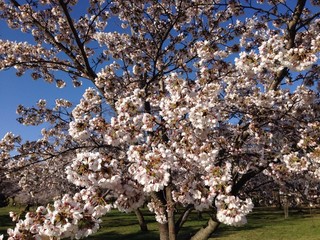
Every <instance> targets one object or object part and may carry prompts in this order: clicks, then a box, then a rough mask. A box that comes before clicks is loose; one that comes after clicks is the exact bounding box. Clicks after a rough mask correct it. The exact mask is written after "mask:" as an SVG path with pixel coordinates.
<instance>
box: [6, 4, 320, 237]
mask: <svg viewBox="0 0 320 240" xmlns="http://www.w3.org/2000/svg"><path fill="white" fill-rule="evenodd" d="M319 16H320V12H319V1H315V0H313V1H306V0H296V1H283V0H268V1H264V0H257V1H253V0H246V1H240V0H239V1H238V0H230V1H229V0H228V1H227V0H220V1H219V0H212V1H207V0H188V1H184V0H161V1H153V0H144V1H142V0H133V1H127V0H106V1H105V0H89V1H81V2H80V1H77V0H37V1H36V0H25V1H22V0H21V1H18V0H8V1H6V0H0V18H1V19H2V20H4V21H6V22H7V24H8V26H9V27H10V28H13V29H17V30H21V31H22V32H23V34H27V35H29V36H32V37H33V40H32V41H31V40H30V41H29V42H17V41H8V40H0V60H1V61H0V69H8V68H15V69H16V73H17V75H18V76H24V75H25V74H31V76H32V77H33V78H34V79H43V80H45V81H48V82H53V83H56V85H57V87H64V86H65V84H70V83H72V84H74V86H75V87H79V86H81V82H82V81H90V82H92V83H93V85H94V86H95V87H93V88H88V89H86V90H85V91H84V94H83V98H82V99H81V100H80V101H79V104H77V105H76V106H73V105H72V104H71V103H70V102H69V101H68V100H66V99H57V100H56V104H55V106H48V105H47V103H46V100H44V99H41V100H39V102H38V103H36V105H35V106H33V107H25V106H22V105H21V106H19V107H18V109H17V112H18V113H19V114H20V115H21V117H20V118H19V121H20V122H21V123H22V124H25V125H40V124H43V123H49V124H50V127H47V128H44V129H43V130H42V132H41V133H42V138H39V139H38V140H37V141H26V142H23V141H22V140H21V138H20V137H19V136H16V135H14V134H13V133H8V134H7V135H6V136H4V138H3V139H2V140H1V141H0V163H1V164H0V171H1V172H0V173H1V175H2V176H6V177H9V178H11V179H17V178H18V179H19V184H20V186H21V187H22V188H24V189H30V188H31V189H32V188H34V186H38V187H39V189H41V187H48V186H53V185H55V186H58V187H59V186H60V187H64V186H67V185H66V184H65V183H66V182H67V181H69V182H71V183H72V184H74V185H75V186H76V187H77V188H78V190H79V191H78V192H77V193H76V194H74V195H72V194H66V195H64V196H62V197H61V198H59V199H57V200H55V201H54V203H53V204H49V205H48V206H47V207H38V209H37V210H36V211H35V212H29V213H28V214H27V215H26V217H25V219H18V218H17V217H16V215H14V214H12V216H13V218H14V219H15V220H16V221H17V224H16V227H15V228H14V229H9V230H8V234H9V239H63V238H68V237H74V238H76V239H80V238H83V237H86V236H88V235H90V234H92V233H94V232H96V231H97V230H98V229H99V226H100V225H99V224H100V221H101V216H103V215H105V214H108V211H110V210H111V209H118V210H119V211H124V212H129V211H134V210H135V209H138V208H139V207H142V206H143V205H144V204H145V203H147V206H148V208H149V210H150V211H151V212H153V213H154V214H155V218H156V220H157V221H158V222H159V229H160V239H161V240H167V239H168V240H169V239H170V240H174V239H176V236H177V233H178V231H179V228H180V227H181V225H182V224H183V221H184V220H185V219H186V217H187V214H188V213H189V210H190V209H196V210H199V211H203V210H210V211H211V213H212V214H211V218H210V219H208V225H207V226H206V227H203V228H202V229H200V230H199V231H198V232H197V233H195V234H194V236H192V238H191V239H193V240H195V239H207V238H208V237H209V236H210V234H211V233H212V232H213V231H214V230H215V229H216V228H217V227H218V226H219V223H225V224H228V225H232V226H240V225H243V224H245V223H246V215H247V214H248V213H249V212H250V211H251V210H252V208H253V202H252V195H251V193H252V192H253V190H254V189H256V188H257V187H262V186H265V185H267V184H269V185H270V184H271V185H270V186H272V187H273V188H274V187H276V188H279V189H281V191H284V192H285V191H290V192H294V193H296V194H297V196H298V198H299V199H301V201H306V202H310V201H313V199H312V198H311V197H310V196H311V193H312V196H314V195H317V194H318V193H319V191H318V184H319V177H320V170H319V169H320V168H319V167H320V158H319V157H320V146H319V142H320V141H319V140H320V139H319V136H320V122H319V116H320V111H319V110H320V109H319V89H320V84H319V72H320V71H319V69H320V68H319V60H318V57H319V50H320V19H319ZM60 73H65V74H64V76H65V77H63V79H62V77H61V74H60ZM68 191H69V190H68V189H65V190H64V192H68ZM266 191H268V190H266ZM62 192H63V191H62ZM178 206H179V207H184V208H185V212H184V213H182V216H181V217H180V218H178V219H176V213H175V208H176V207H178ZM175 220H177V221H175Z"/></svg>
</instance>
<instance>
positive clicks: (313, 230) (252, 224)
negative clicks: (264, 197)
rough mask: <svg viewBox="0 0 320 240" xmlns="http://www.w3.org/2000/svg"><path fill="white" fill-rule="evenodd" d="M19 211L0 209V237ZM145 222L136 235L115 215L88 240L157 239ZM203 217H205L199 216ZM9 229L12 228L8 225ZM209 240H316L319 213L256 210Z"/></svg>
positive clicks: (190, 225) (189, 228) (128, 218)
mask: <svg viewBox="0 0 320 240" xmlns="http://www.w3.org/2000/svg"><path fill="white" fill-rule="evenodd" d="M12 210H19V209H17V208H16V209H13V208H0V234H1V233H5V230H6V228H8V227H10V225H11V221H10V218H9V217H8V211H12ZM145 217H146V220H147V221H148V227H149V230H150V231H149V232H148V233H142V232H140V231H139V227H138V225H137V220H136V217H135V215H134V214H122V213H118V212H115V211H112V212H111V213H109V214H108V215H107V216H106V217H104V219H103V220H104V221H103V224H102V229H101V230H100V231H99V232H98V233H96V234H95V235H94V236H91V237H90V238H88V239H91V240H102V239H112V240H127V239H130V240H140V239H158V232H157V224H156V223H155V222H154V220H153V216H152V215H151V214H150V213H148V212H145ZM203 217H204V218H206V217H207V215H206V214H204V215H203ZM191 220H192V221H189V222H187V223H186V224H185V226H184V228H183V229H182V230H181V233H180V234H179V236H178V239H179V240H184V239H188V238H189V236H190V234H192V232H194V231H195V230H196V229H198V228H199V227H201V226H202V225H204V224H205V220H202V221H199V220H197V216H196V215H192V216H191ZM11 226H12V225H11ZM210 239H212V240H213V239H217V240H231V239H232V240H244V239H246V240H288V239H290V240H305V239H308V240H319V239H320V214H319V212H318V213H316V212H312V213H311V214H310V213H309V212H308V211H304V213H303V214H302V213H298V212H294V211H291V212H290V215H289V218H288V219H284V215H283V213H282V211H277V210H274V209H271V210H270V209H269V210H264V209H256V210H255V212H254V213H252V214H250V215H249V218H248V224H247V225H245V226H243V227H240V228H234V227H229V226H225V225H222V226H221V227H220V228H219V230H218V231H217V233H215V234H214V235H213V237H212V238H210Z"/></svg>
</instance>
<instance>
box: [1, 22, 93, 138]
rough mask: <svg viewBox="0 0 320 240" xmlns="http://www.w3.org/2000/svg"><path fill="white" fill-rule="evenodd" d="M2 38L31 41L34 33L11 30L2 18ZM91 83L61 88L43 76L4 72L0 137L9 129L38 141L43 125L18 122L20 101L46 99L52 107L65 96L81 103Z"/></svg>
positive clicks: (34, 102)
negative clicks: (37, 77)
mask: <svg viewBox="0 0 320 240" xmlns="http://www.w3.org/2000/svg"><path fill="white" fill-rule="evenodd" d="M0 38H1V39H8V40H16V41H30V36H28V35H26V34H23V33H21V32H20V31H19V30H11V29H8V28H7V27H6V25H5V23H4V22H1V21H0ZM68 83H69V84H68ZM84 83H85V82H84ZM88 85H90V84H88V83H87V84H84V86H82V87H80V88H74V87H73V86H72V84H71V81H67V87H66V88H63V89H59V88H57V87H56V86H55V84H49V83H47V82H44V81H43V80H41V79H39V80H37V81H34V80H32V78H31V76H30V75H29V74H25V75H23V76H22V77H17V76H16V74H15V70H14V69H9V70H4V71H0V109H1V113H0V139H1V138H2V137H3V136H4V135H5V134H6V133H7V132H9V131H10V132H13V133H14V134H17V135H21V136H22V137H23V139H25V140H27V139H29V140H35V139H37V138H39V137H40V136H41V133H40V130H41V129H42V128H43V126H40V127H33V126H23V125H21V124H20V123H18V122H17V121H16V119H17V118H18V117H19V115H17V114H16V108H17V106H18V105H19V104H22V105H24V106H30V107H31V106H34V105H35V104H36V103H37V101H38V100H39V99H46V100H47V102H48V106H50V107H51V106H54V102H55V99H57V98H65V99H68V100H69V101H71V102H72V103H74V104H77V103H78V102H79V100H80V98H81V96H82V94H83V92H84V90H85V88H86V87H87V86H88Z"/></svg>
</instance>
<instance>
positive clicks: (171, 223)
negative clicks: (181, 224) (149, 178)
mask: <svg viewBox="0 0 320 240" xmlns="http://www.w3.org/2000/svg"><path fill="white" fill-rule="evenodd" d="M166 198H167V217H168V231H169V239H170V240H176V228H175V220H174V210H175V209H174V202H173V199H172V193H171V187H170V186H167V187H166Z"/></svg>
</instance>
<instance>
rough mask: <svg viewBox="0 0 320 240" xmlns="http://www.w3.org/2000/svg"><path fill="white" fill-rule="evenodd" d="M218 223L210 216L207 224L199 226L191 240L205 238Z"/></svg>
mask: <svg viewBox="0 0 320 240" xmlns="http://www.w3.org/2000/svg"><path fill="white" fill-rule="evenodd" d="M219 225H220V223H219V222H218V221H216V220H214V219H212V218H211V217H210V218H209V220H208V223H207V226H206V227H203V228H201V229H200V230H199V231H198V232H197V233H196V234H195V235H194V236H192V237H191V240H207V239H208V238H209V237H210V236H211V234H212V233H213V232H214V231H215V230H216V229H217V228H218V227H219Z"/></svg>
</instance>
